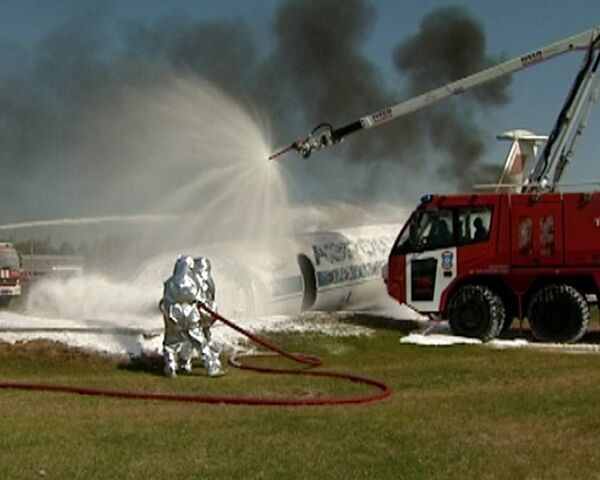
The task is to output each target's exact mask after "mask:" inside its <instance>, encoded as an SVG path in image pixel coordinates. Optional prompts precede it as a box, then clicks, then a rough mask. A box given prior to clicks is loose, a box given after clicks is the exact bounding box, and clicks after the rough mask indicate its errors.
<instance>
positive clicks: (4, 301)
mask: <svg viewBox="0 0 600 480" xmlns="http://www.w3.org/2000/svg"><path fill="white" fill-rule="evenodd" d="M9 303H10V297H0V307H8V304H9Z"/></svg>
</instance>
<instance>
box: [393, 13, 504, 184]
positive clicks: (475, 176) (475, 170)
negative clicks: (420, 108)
mask: <svg viewBox="0 0 600 480" xmlns="http://www.w3.org/2000/svg"><path fill="white" fill-rule="evenodd" d="M499 61H500V59H499V58H494V57H490V56H489V55H488V54H487V53H486V48H485V35H484V32H483V30H482V28H481V26H480V25H479V24H478V23H477V21H476V20H474V19H473V18H472V17H471V16H470V14H469V13H468V11H466V10H465V9H463V8H459V7H444V8H440V9H437V10H435V11H434V12H432V13H430V14H429V15H427V16H425V17H424V18H423V20H422V22H421V27H420V30H419V32H418V33H417V34H416V35H415V36H413V37H411V38H408V39H406V40H404V41H402V42H401V43H399V44H398V45H397V47H396V49H395V51H394V64H395V66H396V67H397V69H398V71H399V72H400V73H402V74H403V75H405V76H406V78H407V80H408V89H409V93H410V95H417V94H420V93H423V92H425V91H427V90H430V89H433V88H435V87H438V86H441V85H443V84H446V83H449V82H452V81H454V80H457V79H459V78H462V77H465V76H467V75H470V74H472V73H475V72H477V71H480V70H483V69H484V68H487V67H489V66H491V65H493V64H495V63H498V62H499ZM509 84H510V77H502V78H500V79H498V80H495V81H492V82H489V83H487V84H484V85H482V86H480V87H478V88H476V89H473V90H471V91H467V92H466V93H465V94H464V95H463V96H462V97H461V98H460V100H459V101H458V102H456V101H455V102H451V101H449V102H446V103H444V104H441V105H435V106H433V107H432V108H431V109H428V110H427V111H425V112H424V113H423V117H424V123H425V124H426V127H427V128H426V131H427V133H428V135H429V138H430V139H431V143H432V145H433V147H434V148H435V149H437V150H439V151H440V152H441V153H442V154H444V155H448V156H449V160H448V162H447V163H446V164H444V165H443V166H442V167H441V170H442V172H443V173H444V174H446V175H450V176H451V177H454V178H456V179H457V181H459V186H460V187H461V188H467V189H468V188H470V187H471V186H472V184H473V182H476V181H493V180H495V178H494V177H493V176H491V178H490V177H487V176H486V174H487V175H489V174H490V173H492V174H495V176H496V178H497V175H498V173H499V168H500V167H498V170H496V169H494V168H490V167H489V166H488V167H487V168H486V167H485V166H482V165H481V164H480V163H479V160H480V159H481V157H482V155H483V153H484V152H485V144H484V142H483V141H482V138H485V136H484V135H483V133H482V132H481V131H480V129H479V128H478V127H477V125H476V123H475V121H474V120H473V115H474V111H475V109H476V108H477V107H486V106H487V107H490V106H501V105H504V104H506V103H507V102H508V101H509V96H508V92H507V89H508V86H509Z"/></svg>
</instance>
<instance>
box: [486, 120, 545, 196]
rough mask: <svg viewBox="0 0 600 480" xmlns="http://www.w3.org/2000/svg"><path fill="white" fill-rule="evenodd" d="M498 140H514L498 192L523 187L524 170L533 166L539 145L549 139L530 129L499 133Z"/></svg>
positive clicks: (499, 181) (497, 188) (519, 189)
mask: <svg viewBox="0 0 600 480" xmlns="http://www.w3.org/2000/svg"><path fill="white" fill-rule="evenodd" d="M498 140H512V144H511V146H510V149H509V151H508V155H507V157H506V161H505V162H504V169H503V171H502V174H501V175H500V179H499V180H498V185H497V186H496V192H503V191H516V192H521V190H522V188H523V182H524V178H525V177H524V175H523V172H529V170H531V169H532V168H533V165H534V163H535V159H536V157H537V150H538V146H539V145H540V144H541V143H543V142H545V141H547V140H548V137H547V136H545V135H535V134H534V133H532V132H530V131H529V130H522V129H519V130H509V131H506V132H504V133H502V134H500V135H498Z"/></svg>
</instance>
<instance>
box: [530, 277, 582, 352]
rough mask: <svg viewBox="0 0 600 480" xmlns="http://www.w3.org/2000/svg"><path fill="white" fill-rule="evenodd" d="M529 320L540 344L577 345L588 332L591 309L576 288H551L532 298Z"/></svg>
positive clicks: (540, 291) (565, 286) (551, 286)
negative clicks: (575, 343)
mask: <svg viewBox="0 0 600 480" xmlns="http://www.w3.org/2000/svg"><path fill="white" fill-rule="evenodd" d="M527 318H528V320H529V326H530V327H531V331H532V333H533V336H534V337H535V338H536V339H537V340H539V341H542V342H560V343H574V342H576V341H577V340H579V339H580V338H581V337H583V335H585V333H586V332H587V329H588V324H589V322H590V307H589V306H588V304H587V302H586V300H585V297H584V296H583V295H582V294H581V293H579V291H577V290H576V289H575V288H574V287H572V286H570V285H557V284H556V285H548V286H547V287H544V288H542V289H540V290H539V291H538V292H537V293H536V294H535V295H534V296H533V298H532V300H531V303H530V304H529V309H528V311H527Z"/></svg>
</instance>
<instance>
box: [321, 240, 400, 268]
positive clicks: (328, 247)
mask: <svg viewBox="0 0 600 480" xmlns="http://www.w3.org/2000/svg"><path fill="white" fill-rule="evenodd" d="M393 241H394V238H393V237H388V236H382V237H377V238H359V239H358V240H346V241H339V242H330V243H325V244H319V245H313V246H312V249H313V254H314V257H315V266H316V267H317V268H318V267H320V266H321V265H322V264H323V263H324V262H327V263H330V264H332V265H335V264H338V263H344V262H354V261H359V260H360V259H362V258H364V259H365V260H370V259H373V258H374V257H376V258H381V257H387V255H388V253H389V251H390V247H391V245H392V242H393Z"/></svg>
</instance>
